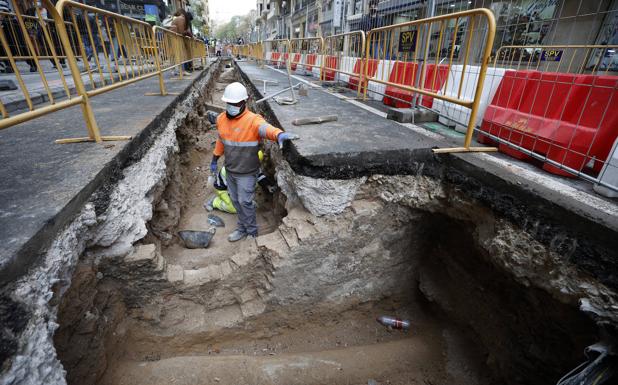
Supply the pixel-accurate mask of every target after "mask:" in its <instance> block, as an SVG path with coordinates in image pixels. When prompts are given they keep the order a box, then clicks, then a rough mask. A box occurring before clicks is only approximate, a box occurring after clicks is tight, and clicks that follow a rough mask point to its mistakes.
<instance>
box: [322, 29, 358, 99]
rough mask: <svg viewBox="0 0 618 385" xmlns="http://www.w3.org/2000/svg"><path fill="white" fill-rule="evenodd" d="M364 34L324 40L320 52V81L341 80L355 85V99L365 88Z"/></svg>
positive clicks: (329, 37) (353, 33)
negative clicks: (321, 58)
mask: <svg viewBox="0 0 618 385" xmlns="http://www.w3.org/2000/svg"><path fill="white" fill-rule="evenodd" d="M365 43H366V40H365V32H363V31H352V32H347V33H341V34H337V35H332V36H327V37H325V38H324V49H323V50H322V57H323V64H322V70H321V76H320V79H321V80H334V81H337V82H338V81H339V80H340V76H341V75H343V76H345V77H346V78H347V79H343V80H344V81H347V82H348V83H351V84H356V92H357V97H360V95H361V92H363V93H364V90H365V87H366V84H365V83H366V80H365V70H364V66H365V65H366V63H367V60H365Z"/></svg>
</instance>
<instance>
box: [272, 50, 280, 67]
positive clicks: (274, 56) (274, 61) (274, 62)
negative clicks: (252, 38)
mask: <svg viewBox="0 0 618 385" xmlns="http://www.w3.org/2000/svg"><path fill="white" fill-rule="evenodd" d="M280 58H281V52H272V53H271V54H270V64H271V65H274V66H276V65H279V61H280V60H279V59H280Z"/></svg>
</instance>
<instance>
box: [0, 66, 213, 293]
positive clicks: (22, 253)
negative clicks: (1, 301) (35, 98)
mask: <svg viewBox="0 0 618 385" xmlns="http://www.w3.org/2000/svg"><path fill="white" fill-rule="evenodd" d="M215 65H216V63H215V64H212V63H211V64H210V66H209V67H208V68H206V69H205V70H204V71H202V72H197V71H196V72H194V73H193V75H192V76H191V77H190V78H188V79H187V80H184V81H172V80H170V79H169V78H170V77H171V76H170V74H169V73H166V86H167V87H168V89H169V91H170V92H178V93H180V94H181V95H179V96H172V95H168V96H145V93H147V92H156V91H157V90H158V87H159V84H158V79H157V78H156V77H153V78H150V79H147V80H143V81H139V82H136V83H133V84H131V85H128V86H126V87H121V88H119V89H118V90H114V91H111V92H108V93H105V94H102V95H97V96H96V97H93V98H92V99H91V101H92V107H93V109H94V115H95V118H96V120H97V123H98V125H99V127H100V130H101V134H102V135H133V139H132V140H130V141H117V142H107V143H105V144H94V143H75V144H63V145H60V144H54V140H56V139H61V138H70V137H80V136H86V135H87V130H86V125H85V122H84V121H83V117H82V112H81V109H80V107H79V106H74V107H71V108H67V109H64V110H60V111H57V112H54V113H52V114H49V115H46V116H43V117H41V118H38V119H34V120H31V121H28V122H26V123H22V124H19V125H16V126H13V127H9V128H7V129H4V130H1V131H0V164H1V165H2V166H1V167H0V180H1V181H2V182H1V183H0V241H1V242H2V248H1V250H0V281H4V280H5V278H6V277H7V276H13V277H15V276H17V275H18V274H20V273H21V272H23V271H24V269H25V268H27V267H28V266H29V264H30V263H31V262H32V261H34V260H35V259H36V257H37V255H38V254H39V253H40V252H41V248H43V247H46V246H45V242H47V241H48V240H49V237H50V236H51V235H54V234H56V232H57V231H58V230H59V229H61V228H62V227H63V226H64V225H65V223H66V221H67V220H69V219H70V218H72V216H73V215H74V214H75V212H76V211H75V210H77V209H81V206H82V205H83V204H84V201H85V200H86V199H89V198H90V196H91V194H92V192H93V191H95V190H96V189H97V188H98V187H99V185H100V184H101V183H103V182H105V181H106V180H107V179H108V178H109V177H110V176H111V174H112V173H113V172H114V169H115V168H117V167H119V166H120V165H122V164H123V163H124V162H126V161H127V159H128V158H129V157H130V156H134V153H135V152H136V151H137V149H138V148H139V147H140V146H143V145H148V143H149V142H148V138H149V137H150V136H152V135H154V134H156V132H152V131H153V130H156V128H157V127H159V126H160V125H161V124H164V122H165V121H166V119H168V118H169V117H170V116H171V115H172V112H173V110H174V108H175V107H176V105H177V104H178V103H179V102H180V101H181V100H183V98H184V94H185V93H187V92H189V91H190V90H191V87H192V85H193V83H194V82H195V81H196V80H197V79H199V78H200V77H202V76H207V73H208V70H209V69H210V68H214V66H215ZM144 142H145V143H146V144H145V143H144Z"/></svg>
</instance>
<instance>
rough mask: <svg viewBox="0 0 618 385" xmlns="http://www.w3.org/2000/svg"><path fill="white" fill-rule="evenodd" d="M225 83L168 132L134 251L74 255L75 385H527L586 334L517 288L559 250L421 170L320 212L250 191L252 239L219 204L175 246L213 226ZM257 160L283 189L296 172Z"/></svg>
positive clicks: (69, 346)
mask: <svg viewBox="0 0 618 385" xmlns="http://www.w3.org/2000/svg"><path fill="white" fill-rule="evenodd" d="M236 76H237V75H236V74H235V73H234V70H232V69H227V70H225V71H224V72H223V74H222V75H221V77H220V78H218V79H217V80H216V82H215V83H214V84H213V85H212V86H211V87H210V90H209V92H207V94H206V95H205V97H204V100H202V103H201V105H200V106H199V108H198V111H197V112H196V113H195V114H193V115H191V117H190V118H189V119H187V121H186V122H184V123H183V124H182V127H179V129H178V131H177V134H178V142H179V147H180V152H179V153H178V154H175V155H174V157H173V158H172V160H171V161H170V164H169V165H168V170H167V175H166V178H165V180H164V182H163V183H161V184H160V186H158V187H157V188H156V189H155V191H153V192H152V195H153V197H154V199H153V206H154V207H155V209H154V216H153V218H152V220H151V221H150V223H149V224H148V227H149V234H148V235H147V236H146V237H145V238H144V239H143V240H141V241H140V242H139V244H136V245H134V246H135V247H134V250H133V252H132V253H130V254H129V255H121V256H117V255H116V256H109V257H100V256H96V257H93V256H91V255H90V256H88V258H84V261H83V262H82V264H83V265H84V266H82V267H81V268H79V269H78V270H77V272H76V274H75V276H74V277H73V282H74V283H73V286H72V287H71V289H70V290H69V292H68V294H67V296H66V297H65V301H64V303H63V308H64V310H63V311H62V312H61V313H64V314H63V315H62V317H61V323H63V325H62V327H61V330H62V332H61V333H59V336H58V338H57V344H58V346H59V349H58V350H59V351H60V352H61V359H62V360H63V363H64V364H65V367H67V370H68V371H69V376H68V379H69V383H70V384H80V385H82V384H86V385H87V384H100V385H124V384H126V385H142V384H143V385H158V384H166V385H167V384H176V385H190V384H195V385H197V384H281V385H284V384H285V385H287V384H359V385H360V384H373V383H377V384H424V385H441V384H444V385H447V384H449V385H450V384H458V385H459V384H462V385H468V384H470V385H472V384H475V385H485V384H490V383H491V384H493V383H508V384H517V385H520V384H535V385H536V384H544V383H551V382H555V380H556V379H557V378H559V375H560V374H561V373H564V372H565V370H566V369H568V368H571V367H572V366H573V364H575V363H576V362H577V360H578V359H579V357H580V352H581V351H582V349H583V347H585V346H586V345H587V344H590V343H592V342H595V341H596V340H597V337H598V336H597V335H596V328H595V326H594V324H593V323H592V322H590V320H588V319H587V318H586V317H584V316H583V315H582V314H581V313H580V312H579V311H578V310H577V306H576V305H574V303H575V302H576V300H577V297H576V294H573V295H570V296H567V295H565V294H560V295H562V297H558V296H557V295H556V294H555V293H552V292H551V290H549V289H543V290H541V289H539V288H530V287H529V281H528V277H529V276H531V275H532V273H535V272H537V271H540V270H539V269H541V267H539V266H540V265H541V264H540V262H539V263H537V261H545V265H546V268H547V269H550V268H552V266H553V265H552V264H553V263H554V261H555V260H557V259H556V257H555V255H554V254H551V253H550V252H548V251H547V250H546V249H545V248H544V246H543V245H540V244H536V243H534V242H532V241H531V240H530V238H529V237H528V236H527V234H525V233H523V232H521V231H520V230H519V229H517V228H514V227H513V226H512V225H511V224H510V223H508V222H507V221H504V220H501V219H499V218H495V217H494V215H493V214H492V212H491V211H490V210H488V209H487V208H485V207H482V206H478V205H477V204H476V202H475V201H474V200H472V199H470V198H469V197H467V196H465V194H463V193H462V192H461V191H459V190H456V189H450V188H449V187H448V186H447V185H442V184H441V182H439V181H436V180H433V179H431V178H426V177H420V176H372V177H370V178H368V179H367V180H364V181H363V184H362V186H361V187H360V188H359V190H358V191H357V193H356V195H355V196H354V200H353V201H352V202H351V205H350V207H348V208H346V209H345V211H344V212H343V213H341V214H338V215H333V216H328V215H327V216H322V217H316V216H313V215H311V214H310V213H309V212H308V211H306V210H305V209H304V208H303V207H302V206H292V205H287V204H286V205H284V204H285V203H286V202H285V200H286V196H284V195H283V194H282V193H281V192H276V193H275V194H274V195H273V194H269V193H267V192H264V191H261V189H260V188H258V189H257V192H258V195H257V199H256V200H257V203H258V207H259V208H258V225H259V227H260V229H259V233H260V236H259V237H258V238H257V239H256V240H249V239H247V240H243V241H241V242H237V243H229V242H228V241H227V239H226V238H227V235H228V234H229V233H230V232H231V231H233V230H234V228H235V215H230V214H226V213H222V212H218V211H215V212H214V213H215V214H216V215H218V216H220V217H221V218H223V220H224V221H225V223H226V226H225V227H224V228H218V229H217V233H216V234H215V236H214V238H213V240H212V242H211V244H210V246H209V247H208V248H207V249H186V248H184V247H183V246H182V245H181V243H180V240H179V239H178V237H177V236H176V235H175V234H176V233H177V231H179V230H189V229H191V230H207V229H208V228H209V227H211V225H209V224H208V223H207V217H208V214H209V212H207V211H206V210H205V208H204V207H203V205H204V202H205V201H206V200H207V199H208V197H209V196H211V194H213V193H214V190H213V187H212V186H209V185H208V176H209V171H208V164H209V163H210V159H211V156H212V148H213V147H214V141H215V139H216V131H215V130H213V129H212V127H210V125H209V124H208V123H205V114H204V113H205V110H206V108H207V107H206V106H207V104H210V105H214V106H218V107H223V106H222V104H220V102H218V101H219V99H220V95H221V94H222V91H223V89H224V87H225V86H226V85H227V84H229V83H230V82H232V81H236V79H237V77H236ZM267 155H269V156H271V158H269V157H268V156H267V161H266V163H265V169H266V170H267V171H268V172H269V173H270V176H271V177H272V173H273V169H275V168H276V171H277V175H278V177H281V178H282V179H281V180H280V181H279V182H280V185H281V188H283V183H282V180H284V179H285V178H288V180H293V178H294V175H291V174H293V173H292V171H291V168H290V167H289V165H288V164H287V163H285V161H284V160H282V159H281V157H280V154H279V155H278V154H277V151H272V152H270V153H269V152H268V151H267ZM286 173H287V174H286ZM284 183H287V182H284ZM287 186H288V187H289V185H287ZM288 203H289V202H288ZM283 207H286V208H287V211H286V210H285V209H283ZM521 245H529V246H530V247H531V250H532V251H530V252H529V253H527V254H525V253H524V252H523V251H522V250H523V248H522V247H521ZM528 254H530V255H532V257H533V259H534V262H535V263H536V265H534V266H533V268H529V269H524V268H523V267H522V266H525V263H528V257H529V256H530V255H528ZM495 256H500V259H499V261H503V262H504V261H506V262H505V263H504V265H501V264H500V263H497V262H496V258H495ZM509 258H510V259H513V260H515V261H516V262H517V264H516V263H512V264H509V263H508V261H509V260H510V259H509ZM88 264H90V265H88ZM513 266H515V267H516V268H518V269H521V271H520V273H518V276H516V277H513V271H514V270H516V268H515V267H513ZM544 268H545V267H544ZM524 270H525V271H524ZM518 271H519V270H518ZM568 273H569V274H570V275H571V276H574V274H571V273H570V272H568ZM539 274H540V273H539ZM95 277H96V279H95ZM556 298H558V299H556ZM92 314H96V315H98V317H92ZM380 315H390V316H396V317H399V318H404V319H408V320H410V321H411V325H412V327H411V329H410V330H409V331H407V332H403V331H398V330H389V329H387V328H386V327H384V326H382V325H380V324H379V323H377V322H376V317H378V316H380ZM93 320H94V321H93ZM575 334H577V335H575ZM74 342H75V343H83V344H84V347H83V348H79V349H78V348H76V347H75V345H74ZM546 342H549V345H547V344H546ZM90 350H91V351H90ZM556 352H560V354H556ZM79 355H81V356H79ZM522 368H523V371H522Z"/></svg>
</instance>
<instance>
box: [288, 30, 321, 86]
mask: <svg viewBox="0 0 618 385" xmlns="http://www.w3.org/2000/svg"><path fill="white" fill-rule="evenodd" d="M323 50H324V39H323V38H322V37H305V38H299V39H292V40H290V51H291V52H292V59H291V61H290V64H291V69H292V70H293V71H296V69H297V68H298V66H300V67H302V69H303V70H304V71H308V72H311V71H312V70H313V67H317V68H319V74H318V76H319V77H320V78H321V76H322V53H323Z"/></svg>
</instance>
